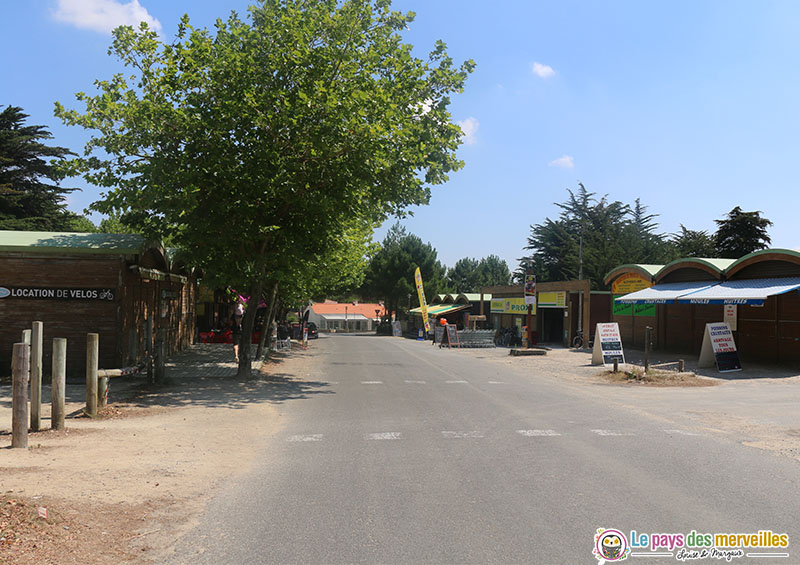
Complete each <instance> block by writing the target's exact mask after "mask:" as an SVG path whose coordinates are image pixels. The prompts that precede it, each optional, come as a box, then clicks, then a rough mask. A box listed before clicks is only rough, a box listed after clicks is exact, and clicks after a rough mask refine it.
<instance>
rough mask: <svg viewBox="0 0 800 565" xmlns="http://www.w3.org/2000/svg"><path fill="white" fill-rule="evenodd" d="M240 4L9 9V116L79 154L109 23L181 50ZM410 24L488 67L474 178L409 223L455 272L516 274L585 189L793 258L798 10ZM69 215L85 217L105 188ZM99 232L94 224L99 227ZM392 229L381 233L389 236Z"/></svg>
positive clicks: (112, 3) (506, 1)
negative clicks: (561, 205)
mask: <svg viewBox="0 0 800 565" xmlns="http://www.w3.org/2000/svg"><path fill="white" fill-rule="evenodd" d="M247 5H248V2H247V1H244V0H242V1H239V0H216V1H213V2H212V1H208V0H191V1H189V0H169V1H164V0H161V1H156V0H139V1H138V2H129V1H128V0H31V1H26V2H22V1H10V0H5V1H2V2H0V50H1V51H2V52H3V53H4V56H3V65H2V67H3V71H2V75H0V77H2V78H0V104H2V105H5V104H12V105H16V106H21V107H22V108H23V109H24V110H25V111H26V113H28V114H30V118H29V123H33V124H44V125H46V126H48V127H49V128H50V130H51V131H52V133H53V134H54V136H55V140H54V143H55V144H58V145H62V146H66V147H69V148H70V149H72V150H73V151H76V152H77V151H80V150H82V147H83V143H84V142H85V141H86V139H87V135H86V133H85V132H83V131H81V130H78V129H74V128H66V127H65V126H63V125H61V123H60V122H59V121H58V120H57V119H56V118H55V117H53V102H54V101H56V100H58V101H60V102H62V103H65V104H66V105H67V106H72V107H76V105H75V103H74V102H73V101H74V93H75V92H78V91H87V92H88V91H91V90H92V88H93V87H92V83H93V81H94V80H95V79H100V78H103V79H104V78H108V77H110V75H111V74H112V73H113V72H115V71H117V70H118V67H117V63H116V61H114V60H113V59H112V58H111V57H109V56H108V55H107V54H106V52H107V48H108V45H109V43H110V33H109V31H108V30H109V29H110V28H111V27H113V25H115V24H122V23H130V21H131V20H136V19H142V18H144V19H148V20H149V21H150V22H152V23H154V24H155V25H159V26H160V27H161V29H162V33H163V34H164V36H166V37H171V36H172V35H173V34H174V32H175V28H176V24H177V22H178V19H179V17H180V16H181V15H182V14H184V13H188V14H189V15H190V17H191V19H192V22H193V23H194V24H195V25H199V26H211V25H212V24H213V22H214V20H215V19H216V18H217V17H225V16H227V14H228V13H229V12H230V10H236V11H239V12H242V13H243V12H245V9H246V6H247ZM394 7H395V8H396V9H399V10H403V11H409V10H411V11H414V12H416V14H417V18H416V21H415V23H414V24H412V25H411V27H410V29H409V31H408V32H407V34H406V40H407V41H408V42H410V43H412V44H414V46H415V48H416V50H417V54H418V55H420V56H422V55H424V54H426V53H427V52H428V51H429V50H430V49H431V48H432V46H433V44H434V42H435V41H436V40H437V39H442V40H444V41H445V42H446V43H447V45H448V50H449V53H450V54H451V56H452V57H453V58H454V59H455V60H456V61H462V60H464V59H467V58H472V59H473V60H475V62H476V63H477V68H476V70H475V72H474V73H473V74H472V75H471V77H470V78H469V80H468V82H467V87H466V90H465V92H464V94H462V95H458V96H455V97H454V98H453V104H452V106H451V112H452V115H453V119H454V120H455V121H458V122H460V123H461V124H462V127H463V128H464V129H465V132H466V133H467V134H468V135H467V136H466V141H467V143H465V144H464V145H463V146H462V147H461V149H460V150H459V156H460V158H462V159H463V160H464V161H465V163H466V166H465V167H464V168H463V169H462V170H461V171H459V172H457V173H455V174H453V175H451V180H450V182H448V183H447V184H446V185H440V186H436V187H434V188H433V197H432V199H431V203H430V205H429V206H427V207H420V208H418V209H415V210H414V217H413V218H409V219H407V220H404V222H403V223H404V225H405V226H406V227H407V229H408V230H409V231H411V232H412V233H415V234H417V235H419V236H420V237H421V238H422V239H423V240H425V241H430V242H431V243H432V244H433V246H434V247H436V249H437V250H438V252H439V258H440V259H441V260H442V261H443V262H444V263H445V264H446V265H448V266H452V265H453V264H454V263H455V261H457V260H458V259H460V258H462V257H466V256H469V257H476V258H479V257H484V256H486V255H489V254H490V253H494V254H497V255H499V256H500V257H502V258H503V259H506V260H507V261H508V263H509V267H510V268H511V269H512V270H513V269H514V267H515V266H516V259H517V258H518V257H520V256H522V255H523V254H524V251H523V249H522V248H523V247H524V246H525V245H526V240H527V236H528V235H529V233H530V225H531V224H536V223H540V222H542V221H543V220H544V219H545V218H546V217H556V216H557V215H558V209H557V207H556V206H554V203H555V202H561V201H563V200H564V199H565V198H566V197H567V192H566V189H567V188H573V189H574V188H576V187H577V183H578V181H582V182H583V183H584V184H585V186H586V187H587V189H589V190H590V191H592V192H595V193H597V194H598V195H599V196H602V195H606V194H607V195H608V197H609V198H610V199H612V200H621V201H623V202H625V203H628V204H632V203H633V201H634V200H635V199H636V198H641V200H642V202H643V203H644V204H645V205H646V206H648V207H649V212H650V213H655V214H658V215H659V218H658V221H659V222H660V231H661V232H664V233H674V232H677V231H679V229H680V227H679V226H680V224H684V225H685V226H686V227H688V228H690V229H696V230H708V231H709V232H713V231H714V230H715V229H716V225H715V224H714V220H715V219H719V218H721V217H723V215H724V214H726V213H727V212H728V211H730V210H731V209H732V208H733V207H734V206H741V207H742V208H743V209H744V210H747V211H750V210H761V211H762V213H763V215H764V216H765V217H767V218H769V219H770V220H772V221H773V222H774V226H773V227H772V228H771V229H770V235H771V237H772V246H773V247H783V248H790V249H800V230H798V229H797V214H798V206H797V203H798V201H799V200H800V198H798V192H797V189H796V187H795V185H796V182H797V179H799V178H800V171H798V168H800V133H799V132H800V112H798V104H799V102H798V101H800V64H798V63H799V61H798V59H800V3H798V2H791V1H787V2H774V1H761V2H737V1H730V0H726V1H719V2H717V1H710V0H705V1H703V2H696V1H679V0H678V1H676V0H670V1H661V2H644V1H636V2H626V1H609V2H596V1H588V0H587V1H584V2H572V1H561V0H559V1H552V2H535V1H516V0H499V1H496V2H486V1H485V0H475V1H473V0H428V1H421V0H395V2H394ZM72 184H73V185H75V186H81V187H82V188H83V192H81V193H76V194H74V195H73V196H72V197H71V198H70V208H71V209H73V210H76V211H81V210H83V209H84V208H85V207H86V206H87V205H88V204H89V203H90V202H92V201H93V200H95V199H97V197H98V190H97V189H95V188H93V187H90V186H87V185H86V184H85V183H84V182H83V181H81V180H74V181H73V182H72ZM93 219H94V220H95V221H98V220H99V217H93ZM391 223H393V220H391V221H390V222H388V223H387V225H385V226H383V227H382V228H381V229H379V230H378V231H377V232H376V239H378V240H380V239H382V237H383V235H384V234H385V231H386V228H387V227H388V224H391Z"/></svg>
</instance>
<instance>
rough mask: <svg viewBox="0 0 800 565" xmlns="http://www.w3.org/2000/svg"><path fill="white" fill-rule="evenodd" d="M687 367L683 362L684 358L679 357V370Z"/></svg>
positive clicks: (681, 370)
mask: <svg viewBox="0 0 800 565" xmlns="http://www.w3.org/2000/svg"><path fill="white" fill-rule="evenodd" d="M685 367H686V365H685V363H684V362H683V359H678V371H680V372H681V373H682V372H683V370H684V368H685Z"/></svg>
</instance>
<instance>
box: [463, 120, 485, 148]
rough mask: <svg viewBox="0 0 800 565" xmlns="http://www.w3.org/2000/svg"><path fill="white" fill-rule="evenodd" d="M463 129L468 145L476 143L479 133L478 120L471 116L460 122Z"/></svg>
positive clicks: (465, 141)
mask: <svg viewBox="0 0 800 565" xmlns="http://www.w3.org/2000/svg"><path fill="white" fill-rule="evenodd" d="M458 125H459V127H460V128H461V131H462V132H463V133H464V137H463V139H464V143H465V144H466V145H475V144H476V143H477V142H478V138H477V135H476V134H477V133H478V126H480V124H479V123H478V120H477V119H476V118H473V117H472V116H470V117H469V118H467V119H466V120H464V121H462V122H458Z"/></svg>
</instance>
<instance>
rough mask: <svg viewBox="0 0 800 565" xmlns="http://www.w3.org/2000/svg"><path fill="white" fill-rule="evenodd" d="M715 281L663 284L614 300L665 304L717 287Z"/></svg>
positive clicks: (621, 302) (623, 302)
mask: <svg viewBox="0 0 800 565" xmlns="http://www.w3.org/2000/svg"><path fill="white" fill-rule="evenodd" d="M718 284H719V282H717V281H694V282H676V283H664V284H657V285H655V286H651V287H650V288H644V289H642V290H637V291H636V292H631V293H630V294H626V295H625V296H621V297H619V298H615V299H614V302H616V303H617V304H666V303H668V302H673V301H674V300H677V299H678V298H680V297H683V296H684V295H687V294H691V293H695V292H698V291H701V290H704V289H707V288H711V287H713V286H716V285H718Z"/></svg>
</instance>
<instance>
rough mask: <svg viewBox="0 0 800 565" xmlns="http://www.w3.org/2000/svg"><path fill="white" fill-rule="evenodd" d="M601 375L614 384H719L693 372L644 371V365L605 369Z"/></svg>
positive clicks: (685, 385) (661, 385)
mask: <svg viewBox="0 0 800 565" xmlns="http://www.w3.org/2000/svg"><path fill="white" fill-rule="evenodd" d="M601 377H602V378H603V379H604V380H605V381H607V382H610V383H614V384H630V385H641V386H656V387H671V386H682V387H695V386H717V385H718V384H720V383H719V382H718V381H716V380H712V379H706V378H702V377H698V376H697V375H695V374H694V373H691V372H684V373H679V372H677V371H664V370H660V369H650V370H649V371H647V372H645V370H644V367H637V366H630V365H628V366H627V367H626V368H625V369H624V370H620V371H619V372H617V373H615V372H613V371H606V372H604V373H602V374H601Z"/></svg>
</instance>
